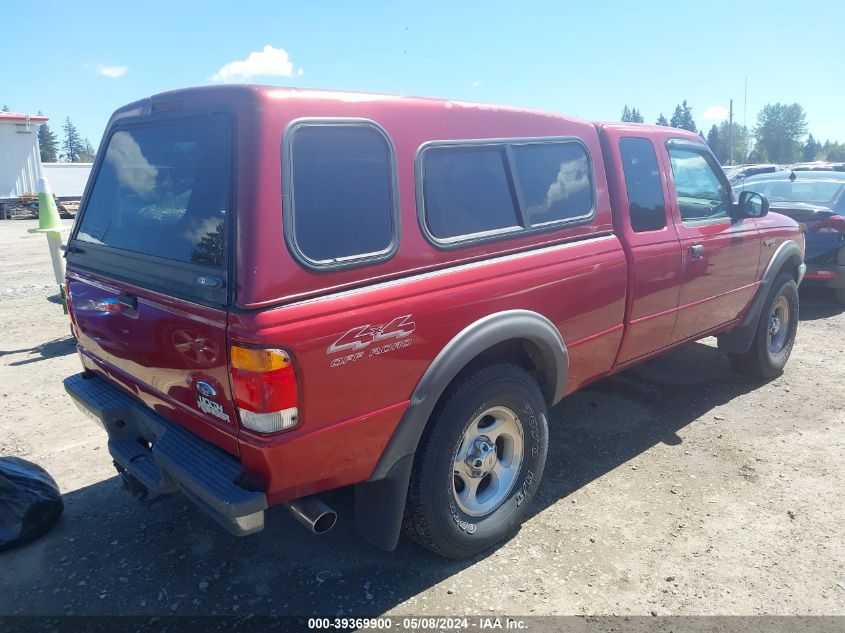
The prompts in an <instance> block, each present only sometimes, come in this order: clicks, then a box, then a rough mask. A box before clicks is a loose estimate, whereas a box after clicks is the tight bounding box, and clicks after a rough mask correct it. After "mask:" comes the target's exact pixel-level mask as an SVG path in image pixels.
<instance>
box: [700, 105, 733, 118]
mask: <svg viewBox="0 0 845 633" xmlns="http://www.w3.org/2000/svg"><path fill="white" fill-rule="evenodd" d="M703 116H704V118H705V119H706V120H708V121H724V120H725V119H727V118H728V111H727V110H726V109H725V108H723V107H722V106H720V105H714V106H710V107H709V108H707V109H706V110H705V111H704V115H703Z"/></svg>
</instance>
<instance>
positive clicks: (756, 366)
mask: <svg viewBox="0 0 845 633" xmlns="http://www.w3.org/2000/svg"><path fill="white" fill-rule="evenodd" d="M797 332H798V287H797V286H796V285H795V280H794V279H793V278H792V275H790V274H789V273H783V274H781V275H779V276H778V277H777V278H776V279H775V281H774V283H773V284H772V288H771V290H770V291H769V296H768V298H767V299H766V303H765V305H764V306H763V310H762V312H761V313H760V322H759V324H758V325H757V333H756V334H755V336H754V341H753V342H752V344H751V349H749V350H748V352H746V353H745V354H731V355H730V359H731V364H732V365H733V367H734V369H736V370H737V371H739V372H740V373H743V374H746V375H748V376H751V377H753V378H759V379H768V378H774V377H775V376H777V375H778V374H780V373H781V372H782V371H783V368H784V366H785V365H786V361H788V360H789V355H790V354H791V353H792V346H793V345H794V344H795V335H796V333H797Z"/></svg>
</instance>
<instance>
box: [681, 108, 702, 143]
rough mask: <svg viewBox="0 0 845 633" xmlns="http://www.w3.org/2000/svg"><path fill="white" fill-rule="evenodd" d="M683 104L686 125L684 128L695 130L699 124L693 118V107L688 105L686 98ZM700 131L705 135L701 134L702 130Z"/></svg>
mask: <svg viewBox="0 0 845 633" xmlns="http://www.w3.org/2000/svg"><path fill="white" fill-rule="evenodd" d="M683 106H684V126H683V128H684V129H685V130H689V131H690V132H695V130H696V128H697V126H696V125H695V120H694V119H693V118H692V108H691V107H690V106H688V105H687V100H686V99H684V103H683ZM698 133H699V135H701V136H702V137H703V136H704V135H703V134H701V131H700V130H699V132H698Z"/></svg>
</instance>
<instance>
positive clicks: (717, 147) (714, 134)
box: [707, 125, 724, 163]
mask: <svg viewBox="0 0 845 633" xmlns="http://www.w3.org/2000/svg"><path fill="white" fill-rule="evenodd" d="M707 144H708V145H709V146H710V151H711V152H713V155H714V156H716V158H718V159H719V162H720V163H721V162H724V161H722V139H721V138H720V137H719V128H718V127H716V126H715V125H714V126H713V127H711V128H710V131H709V132H708V133H707Z"/></svg>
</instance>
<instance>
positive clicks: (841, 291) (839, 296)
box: [833, 288, 845, 306]
mask: <svg viewBox="0 0 845 633" xmlns="http://www.w3.org/2000/svg"><path fill="white" fill-rule="evenodd" d="M833 292H834V296H835V297H836V301H837V302H838V303H840V304H841V305H844V306H845V288H837V289H836V290H834V291H833Z"/></svg>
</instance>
